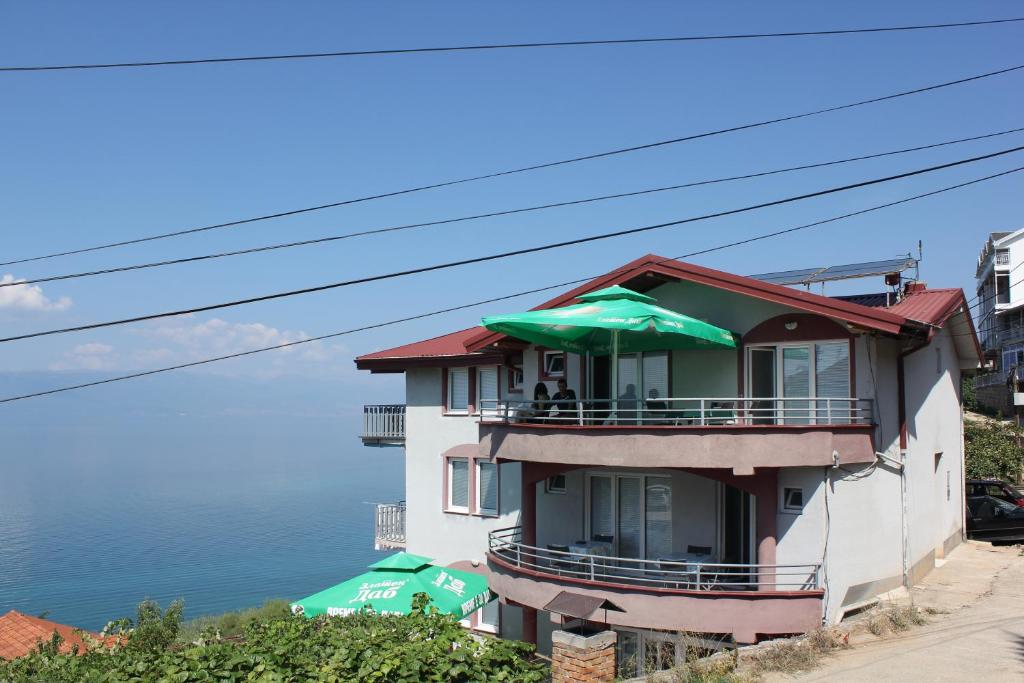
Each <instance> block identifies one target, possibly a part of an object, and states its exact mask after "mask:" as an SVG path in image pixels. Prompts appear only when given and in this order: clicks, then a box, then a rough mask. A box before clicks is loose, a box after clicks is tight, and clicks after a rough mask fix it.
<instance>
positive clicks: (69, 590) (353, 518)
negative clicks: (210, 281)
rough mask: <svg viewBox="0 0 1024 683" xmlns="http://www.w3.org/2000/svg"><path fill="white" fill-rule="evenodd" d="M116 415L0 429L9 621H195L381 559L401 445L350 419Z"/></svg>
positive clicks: (315, 585)
mask: <svg viewBox="0 0 1024 683" xmlns="http://www.w3.org/2000/svg"><path fill="white" fill-rule="evenodd" d="M51 405H53V404H51ZM56 406H57V407H60V406H61V404H60V403H56ZM108 412H109V411H107V410H105V409H99V410H93V411H85V412H83V413H79V414H77V418H81V417H82V416H83V415H87V414H92V415H93V418H94V419H74V420H71V421H70V422H67V423H61V422H60V416H59V415H57V416H54V415H50V416H49V418H47V419H46V420H45V421H48V422H49V425H50V426H45V425H42V424H41V423H40V421H38V420H36V419H30V420H28V421H27V423H12V422H11V421H7V422H6V423H5V424H0V428H4V429H3V431H4V434H3V445H2V449H3V450H2V452H0V613H4V612H6V611H7V610H10V609H17V610H19V611H22V612H25V613H27V614H39V613H41V612H43V611H48V612H49V618H51V619H54V620H56V621H60V622H63V623H68V624H72V625H75V626H80V627H83V628H89V629H99V628H101V627H102V626H103V625H104V624H105V623H106V622H107V621H108V620H110V619H114V618H118V617H121V616H130V615H134V608H135V605H137V604H138V602H139V601H140V600H142V599H143V598H146V597H150V598H154V599H156V600H158V601H160V603H161V604H162V605H166V604H167V603H168V602H170V601H171V600H173V599H175V598H179V597H180V598H183V599H184V600H185V612H186V614H185V616H186V618H190V617H195V616H199V615H202V614H210V613H218V612H223V611H226V610H232V609H238V608H242V607H248V606H253V605H258V604H260V603H262V602H263V600H265V599H268V598H289V599H296V598H301V597H304V596H306V595H309V594H311V593H313V592H316V591H318V590H321V589H323V588H326V587H328V586H330V585H333V584H335V583H338V582H340V581H342V580H344V579H346V578H349V577H351V576H354V575H355V574H358V573H361V572H362V571H364V569H365V567H366V566H367V565H368V564H370V563H371V562H374V561H376V560H377V559H380V558H382V557H384V555H383V554H381V553H377V552H375V551H374V550H373V519H374V508H373V506H372V505H370V504H369V503H373V502H385V501H394V500H398V499H400V498H402V497H403V495H404V474H403V457H404V456H403V451H402V450H401V449H376V448H366V447H363V446H362V445H361V444H360V442H359V440H358V439H357V438H356V434H357V424H358V421H357V420H356V419H355V416H354V415H349V416H348V417H344V416H338V417H332V416H330V415H327V416H324V415H317V416H312V417H310V416H289V417H286V418H280V417H273V416H271V417H266V418H262V417H260V416H258V415H252V414H245V415H241V416H239V415H230V416H225V415H223V414H222V415H219V416H209V415H181V414H179V415H174V414H171V413H166V414H163V415H153V414H152V411H150V410H143V411H141V413H140V414H138V415H134V416H133V415H132V414H130V413H129V414H122V415H120V416H118V417H117V419H116V420H115V419H113V418H112V417H110V416H109V415H108V418H109V419H105V418H102V416H103V415H107V413H108ZM7 417H10V415H9V414H8V415H7ZM32 417H33V418H39V417H40V415H39V414H36V413H33V415H32Z"/></svg>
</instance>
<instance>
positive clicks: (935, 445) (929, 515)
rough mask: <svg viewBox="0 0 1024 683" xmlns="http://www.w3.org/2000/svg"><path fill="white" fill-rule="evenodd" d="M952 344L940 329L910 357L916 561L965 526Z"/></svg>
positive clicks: (910, 480) (910, 487)
mask: <svg viewBox="0 0 1024 683" xmlns="http://www.w3.org/2000/svg"><path fill="white" fill-rule="evenodd" d="M953 344H954V340H953V339H952V338H951V337H950V333H949V331H947V330H940V331H939V332H938V333H937V334H936V335H935V338H934V339H933V340H932V343H931V344H929V345H928V346H927V347H925V348H924V349H921V350H920V351H917V352H915V353H913V354H911V355H909V356H907V357H906V360H905V372H906V396H907V429H908V441H907V466H906V467H907V502H908V508H909V510H910V514H909V517H908V519H909V529H910V548H909V556H910V562H911V566H913V565H916V564H918V563H919V562H921V561H922V560H925V559H927V557H928V555H929V553H935V554H936V555H937V556H939V557H941V556H942V547H943V544H944V542H945V541H946V540H947V539H948V538H949V537H950V536H953V535H956V534H958V533H959V532H960V530H961V528H962V516H961V514H962V513H961V510H962V504H963V500H962V499H963V485H962V482H963V467H962V464H963V420H962V419H961V406H960V398H959V386H960V370H959V369H958V365H957V355H956V351H955V349H954V346H953ZM940 454H941V455H940ZM947 477H948V479H949V488H948V495H947V486H946V482H947Z"/></svg>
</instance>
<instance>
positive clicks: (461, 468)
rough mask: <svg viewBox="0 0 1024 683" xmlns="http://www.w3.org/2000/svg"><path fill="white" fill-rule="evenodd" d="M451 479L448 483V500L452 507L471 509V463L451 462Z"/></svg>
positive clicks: (462, 461)
mask: <svg viewBox="0 0 1024 683" xmlns="http://www.w3.org/2000/svg"><path fill="white" fill-rule="evenodd" d="M449 463H450V467H451V479H450V480H449V481H448V498H449V500H450V501H451V505H452V507H457V508H468V507H469V461H468V460H451V461H449Z"/></svg>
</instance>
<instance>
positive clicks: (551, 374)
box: [540, 351, 565, 381]
mask: <svg viewBox="0 0 1024 683" xmlns="http://www.w3.org/2000/svg"><path fill="white" fill-rule="evenodd" d="M559 377H565V352H564V351H541V354H540V379H541V380H542V381H543V380H546V379H558V378H559Z"/></svg>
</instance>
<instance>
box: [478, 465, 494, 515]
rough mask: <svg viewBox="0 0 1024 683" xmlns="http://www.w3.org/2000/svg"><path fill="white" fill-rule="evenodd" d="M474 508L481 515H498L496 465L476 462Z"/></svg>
mask: <svg viewBox="0 0 1024 683" xmlns="http://www.w3.org/2000/svg"><path fill="white" fill-rule="evenodd" d="M476 468H477V469H476V483H477V496H476V508H477V512H479V513H480V514H481V515H497V514H498V465H497V464H496V463H493V462H478V463H477V465H476Z"/></svg>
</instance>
